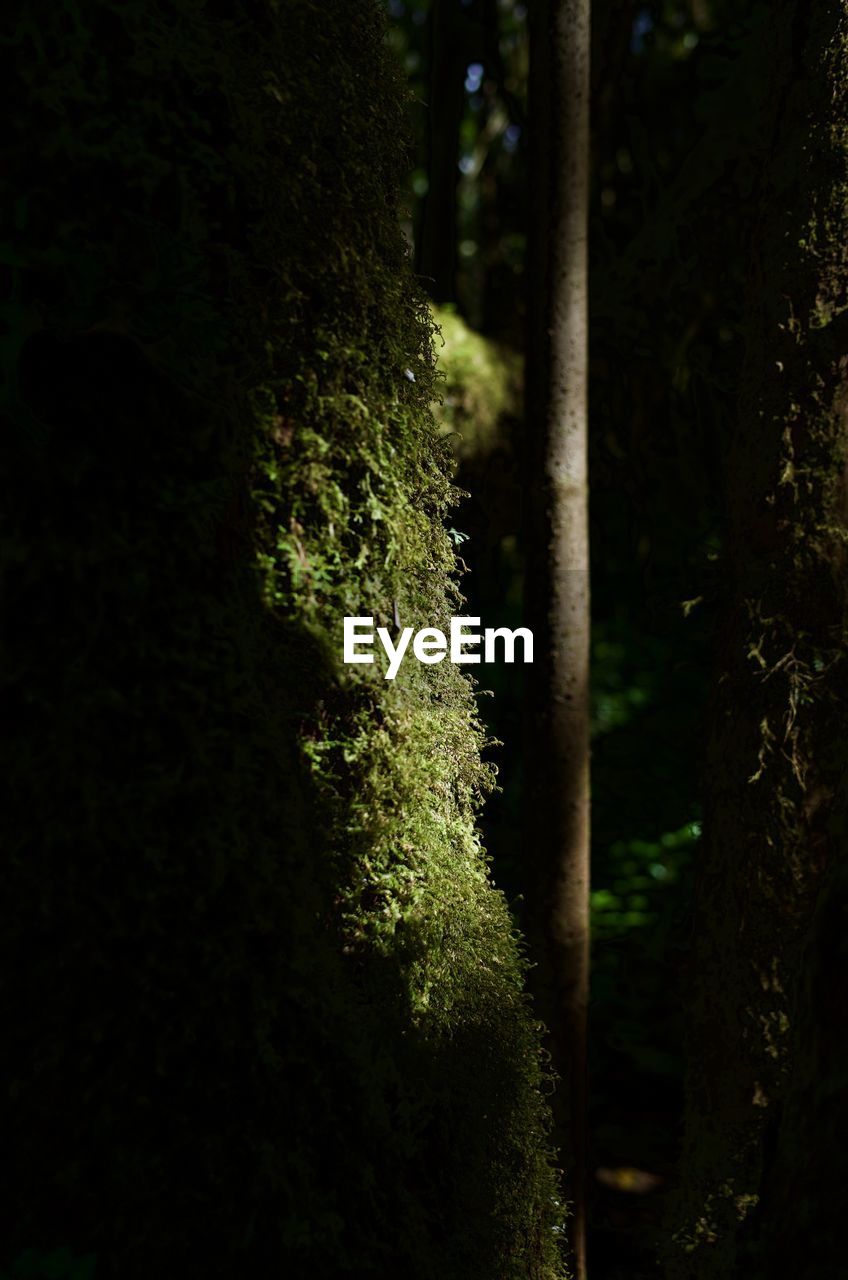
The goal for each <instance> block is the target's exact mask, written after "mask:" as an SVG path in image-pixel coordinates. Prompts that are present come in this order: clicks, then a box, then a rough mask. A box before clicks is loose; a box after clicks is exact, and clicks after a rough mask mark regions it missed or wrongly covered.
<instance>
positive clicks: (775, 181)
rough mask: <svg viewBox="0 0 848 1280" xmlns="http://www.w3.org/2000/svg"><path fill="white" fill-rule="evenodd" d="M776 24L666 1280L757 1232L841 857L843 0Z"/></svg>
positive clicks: (713, 1267) (703, 1269)
mask: <svg viewBox="0 0 848 1280" xmlns="http://www.w3.org/2000/svg"><path fill="white" fill-rule="evenodd" d="M776 10H777V11H776V13H775V15H774V24H773V29H772V31H773V34H772V39H773V43H774V47H773V49H772V51H771V58H770V60H769V61H770V65H771V67H772V70H773V73H774V77H775V79H774V83H772V84H771V85H770V86H763V89H764V94H763V102H764V107H763V121H764V124H763V136H764V141H765V145H766V160H765V164H764V167H763V174H762V188H761V191H760V193H759V194H760V200H761V218H760V225H759V229H758V237H757V241H756V244H755V245H754V248H753V263H754V266H753V271H752V275H751V281H750V301H751V307H750V316H749V333H748V343H749V347H748V355H747V365H746V374H745V379H744V386H743V395H742V403H741V411H740V422H739V429H738V432H737V437H736V441H735V447H734V450H733V455H732V457H731V459H730V466H729V486H728V517H727V524H728V527H727V534H726V549H725V554H724V560H723V564H724V580H725V599H724V603H723V614H722V619H721V622H720V628H719V637H718V639H719V645H718V668H717V671H716V673H715V677H714V679H715V688H714V698H713V708H712V718H711V733H710V740H709V746H708V754H707V761H706V779H705V782H706V785H705V822H704V838H703V845H702V847H701V851H700V855H699V866H698V872H697V882H696V888H695V897H694V925H693V940H692V953H691V960H690V967H689V979H688V982H689V986H688V1000H689V1005H690V1016H689V1036H688V1055H689V1067H688V1102H687V1119H686V1137H685V1149H684V1153H683V1200H682V1205H681V1206H680V1215H679V1217H678V1220H677V1235H676V1241H675V1243H674V1244H673V1245H672V1247H671V1250H670V1253H669V1257H668V1271H667V1273H668V1274H669V1275H670V1276H675V1277H678V1276H679V1277H681V1280H682V1278H683V1277H686V1278H687V1280H691V1278H693V1277H698V1278H701V1277H704V1278H706V1277H716V1278H718V1277H722V1280H725V1278H726V1277H727V1276H729V1275H732V1274H734V1265H735V1259H736V1257H737V1252H738V1250H737V1246H738V1245H739V1243H740V1242H741V1243H742V1244H743V1245H744V1248H745V1250H747V1249H748V1244H747V1241H748V1240H749V1238H750V1239H751V1240H754V1239H755V1238H756V1237H758V1236H760V1235H761V1234H762V1229H763V1228H762V1222H760V1223H759V1224H758V1217H760V1218H761V1217H764V1216H765V1215H767V1214H768V1212H769V1197H768V1196H766V1198H765V1199H764V1200H763V1202H762V1206H761V1208H760V1209H759V1210H758V1211H757V1212H753V1210H754V1207H755V1206H756V1205H757V1202H758V1199H759V1197H760V1196H761V1193H762V1188H761V1183H762V1169H763V1151H764V1147H768V1146H769V1145H772V1144H773V1141H774V1137H775V1133H776V1130H777V1127H778V1124H779V1117H780V1108H781V1101H782V1099H783V1098H784V1096H785V1093H786V1085H787V1079H788V1076H789V1073H790V1072H791V1070H792V1066H793V1059H794V1058H795V1057H796V1056H797V1053H798V1045H799V1028H798V1026H796V1022H797V1019H796V1015H795V1012H794V1007H793V1005H794V1000H795V996H796V988H797V977H798V971H799V965H800V956H801V951H802V947H803V943H804V939H805V936H806V934H807V930H808V928H809V923H810V919H811V913H812V910H813V906H814V902H815V897H816V893H817V891H818V888H819V885H820V882H821V877H822V873H823V871H824V869H825V868H826V867H827V866H828V865H829V864H832V863H833V861H834V860H835V859H836V858H837V857H838V854H839V846H840V844H841V843H842V842H843V841H844V835H843V834H842V832H843V831H844V822H845V794H846V793H845V748H844V727H845V719H846V711H848V698H846V657H845V639H846V631H845V622H846V563H848V562H846V547H845V541H846V524H845V512H846V487H845V465H846V404H847V403H848V401H847V400H846V395H847V394H848V354H846V353H848V344H847V343H846V324H845V319H846V315H848V143H846V137H848V132H846V131H848V110H847V108H848V97H846V84H847V83H848V46H846V34H848V26H847V25H846V9H845V5H844V3H842V2H841V0H820V2H818V3H815V4H812V5H810V4H807V3H804V2H803V0H798V3H784V4H781V5H779V6H777V7H776ZM801 1034H803V1031H801ZM783 1212H786V1214H787V1222H788V1223H789V1224H790V1230H791V1231H794V1230H795V1225H796V1224H795V1222H794V1218H793V1214H792V1212H791V1210H790V1208H789V1205H788V1204H786V1203H785V1204H784V1206H783ZM743 1224H744V1225H743ZM808 1239H809V1237H808V1236H807V1235H806V1233H805V1241H807V1240H808ZM799 1250H800V1252H799V1258H803V1246H802V1245H801V1243H800V1240H799ZM743 1270H744V1273H745V1274H749V1273H750V1272H749V1270H746V1269H744V1268H743ZM790 1273H792V1274H803V1275H805V1276H806V1275H809V1274H813V1272H810V1271H808V1270H807V1268H806V1266H805V1265H804V1263H803V1261H801V1262H800V1264H799V1269H798V1271H797V1272H794V1271H792V1269H791V1268H790V1269H789V1270H787V1272H786V1274H790ZM769 1274H770V1275H771V1274H777V1271H774V1272H769ZM816 1274H818V1273H816Z"/></svg>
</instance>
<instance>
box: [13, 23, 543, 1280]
mask: <svg viewBox="0 0 848 1280" xmlns="http://www.w3.org/2000/svg"><path fill="white" fill-rule="evenodd" d="M10 17H11V22H10V30H11V31H12V32H13V33H14V40H15V48H14V55H15V56H14V58H13V60H12V69H11V74H12V75H13V79H14V84H13V89H14V93H15V97H16V101H18V102H19V103H20V104H21V109H20V111H18V112H16V114H15V116H14V118H13V119H10V122H9V128H8V131H7V135H6V147H7V150H8V156H9V158H10V159H11V161H12V164H11V165H8V166H7V167H6V170H5V171H4V182H7V181H10V182H12V183H14V184H15V185H14V186H13V187H12V188H11V189H7V190H6V191H5V192H4V195H5V197H6V198H5V199H4V201H3V209H4V211H5V214H6V215H7V216H8V217H9V218H10V226H9V228H8V238H9V240H10V241H11V240H12V239H14V243H15V251H14V255H13V261H12V264H11V269H10V270H11V283H12V288H11V290H10V291H9V293H8V294H7V295H6V296H5V297H4V312H3V317H2V318H3V322H4V326H5V327H4V335H5V337H4V342H3V344H2V347H0V359H2V361H3V364H4V369H3V372H4V374H5V375H6V385H7V387H9V388H10V389H11V404H10V409H11V413H10V420H11V430H9V431H8V432H4V433H3V436H2V441H0V466H2V475H3V483H4V518H5V521H6V525H5V529H4V539H3V542H2V548H0V570H1V571H2V585H3V614H4V631H3V637H2V639H3V644H4V651H3V661H2V664H0V680H1V681H2V686H1V687H0V694H2V699H3V710H2V720H3V725H4V735H3V742H2V748H3V752H4V755H3V759H2V762H1V763H2V768H0V777H2V780H3V783H4V785H5V786H6V787H7V794H6V795H5V796H4V802H3V806H2V808H3V813H4V816H5V817H6V818H7V819H8V820H9V826H10V835H9V839H8V841H7V843H6V847H5V849H4V864H3V871H4V884H3V894H2V903H0V911H1V912H2V927H0V948H2V956H0V988H2V989H0V996H2V1005H3V1009H4V1032H5V1034H4V1036H3V1038H2V1050H0V1052H2V1056H3V1061H2V1074H3V1078H4V1080H6V1081H8V1083H9V1095H8V1099H9V1100H10V1101H8V1100H7V1106H6V1111H5V1113H4V1116H3V1123H2V1130H3V1135H4V1152H3V1156H4V1159H3V1162H2V1169H0V1195H2V1201H3V1207H4V1213H3V1215H2V1228H0V1269H2V1270H3V1271H4V1272H5V1271H6V1270H11V1269H12V1267H13V1266H14V1265H15V1262H16V1259H17V1260H18V1261H19V1262H20V1264H21V1266H22V1267H28V1268H29V1269H30V1270H32V1269H33V1268H35V1267H36V1266H37V1265H38V1263H39V1257H35V1258H33V1251H34V1253H35V1254H36V1255H40V1260H41V1262H44V1261H45V1259H44V1255H52V1254H54V1253H55V1252H56V1251H57V1250H60V1249H65V1250H69V1251H70V1254H71V1255H73V1257H74V1258H76V1259H77V1260H78V1261H79V1259H80V1258H81V1257H88V1256H89V1255H95V1256H96V1263H97V1275H98V1276H100V1275H102V1276H103V1277H104V1280H109V1277H113V1276H120V1277H121V1278H122V1280H148V1278H149V1277H151V1276H171V1275H181V1276H187V1277H191V1276H199V1275H219V1274H222V1275H228V1276H254V1275H265V1274H268V1273H270V1274H277V1273H279V1274H281V1275H284V1274H288V1275H293V1276H297V1277H309V1278H310V1280H337V1277H339V1276H342V1275H345V1276H350V1277H354V1278H355V1277H365V1276H372V1275H378V1276H384V1275H385V1276H396V1275H403V1276H407V1277H409V1278H410V1280H413V1278H416V1280H431V1277H433V1276H441V1277H445V1280H516V1278H520V1280H528V1278H531V1280H555V1278H556V1277H558V1276H559V1275H560V1274H561V1267H560V1263H559V1260H558V1252H557V1231H556V1229H557V1227H558V1225H559V1223H558V1218H557V1214H556V1210H555V1208H554V1205H553V1194H554V1180H553V1175H552V1172H551V1169H550V1167H549V1162H548V1140H549V1139H548V1129H549V1115H548V1113H547V1108H546V1104H545V1102H544V1099H543V1090H544V1070H543V1066H542V1061H541V1045H540V1039H539V1034H538V1029H537V1026H536V1024H535V1022H534V1021H533V1019H532V1016H531V1013H530V1010H529V1009H528V1006H527V1001H526V997H525V995H524V992H523V975H524V964H523V961H522V959H521V956H520V952H519V946H518V943H517V941H516V938H515V936H514V933H513V925H512V920H511V917H510V915H509V912H508V910H507V907H506V904H505V902H504V900H503V898H502V896H501V895H500V894H499V893H497V892H496V891H495V890H494V888H493V887H492V884H491V882H490V880H489V877H488V870H487V864H486V860H485V855H484V853H483V851H482V849H481V847H480V840H479V834H478V832H477V829H476V827H475V814H476V812H477V808H478V806H479V803H480V801H481V798H482V796H483V794H484V793H485V792H486V790H487V787H488V786H489V783H490V776H489V771H488V770H487V768H486V767H485V766H484V765H483V764H482V763H481V756H480V751H481V744H482V740H483V735H482V730H481V727H480V725H479V722H478V719H477V716H476V712H475V705H474V698H473V691H472V688H471V685H470V683H469V682H468V681H467V680H466V679H465V677H464V676H463V675H462V673H461V671H460V669H459V668H457V667H455V666H453V665H452V664H449V663H447V662H445V663H443V664H442V665H441V666H438V667H424V666H421V665H420V664H418V663H414V662H412V663H408V664H407V665H406V667H405V668H404V670H403V671H402V672H401V674H400V675H399V676H398V678H397V679H396V680H395V681H393V682H388V681H386V680H385V679H384V678H383V671H382V670H381V669H380V668H379V666H378V665H375V666H374V667H371V668H368V667H366V668H351V667H345V666H344V665H343V663H342V661H341V655H342V619H343V617H344V615H345V614H365V615H368V614H370V615H372V616H374V617H375V618H376V619H377V621H378V623H386V624H387V625H388V624H390V621H391V614H392V603H393V601H396V602H397V603H398V606H399V609H400V613H401V618H402V620H403V622H404V624H407V623H409V624H410V625H414V626H415V627H423V626H425V625H437V626H440V627H444V628H447V625H448V618H449V617H450V615H451V614H454V613H457V612H459V595H458V590H457V585H456V571H457V565H456V559H455V556H454V553H453V549H452V544H451V542H450V540H449V538H448V536H447V532H446V529H445V523H444V522H445V517H446V515H447V513H448V511H449V508H450V505H451V503H452V501H453V498H454V491H453V487H452V483H451V477H450V457H449V450H448V446H447V445H446V444H445V443H444V442H443V441H440V439H439V435H438V432H437V431H436V429H435V425H434V422H433V419H432V417H431V414H430V409H429V403H430V400H431V398H432V396H433V393H434V390H435V385H436V384H435V371H434V364H433V348H432V340H431V339H432V324H431V321H430V317H429V309H428V307H427V304H426V302H425V300H424V298H423V297H422V296H421V295H420V294H419V293H418V292H417V290H416V286H415V282H414V278H413V273H412V268H411V263H410V261H409V257H408V253H407V250H406V246H405V244H404V242H403V237H402V235H401V232H400V228H399V222H398V217H397V209H398V201H399V193H400V190H401V185H402V181H403V178H404V175H405V172H406V166H407V155H406V150H405V147H404V143H403V138H404V135H405V127H406V119H405V101H404V88H403V84H402V81H401V78H400V76H399V72H398V69H397V68H396V67H395V66H394V64H393V61H392V58H391V55H390V53H389V51H388V47H387V44H386V40H385V34H386V33H385V23H384V17H383V14H382V13H381V8H380V6H379V5H378V4H377V3H376V0H375V2H373V3H372V2H371V0H367V2H366V0H363V3H358V4H356V5H354V6H352V5H351V4H350V3H349V2H348V0H301V2H300V3H296V4H291V3H285V4H282V5H281V4H276V3H270V2H269V3H264V2H263V3H258V4H255V5H250V6H243V5H241V4H239V3H232V4H230V3H227V2H226V0H222V2H220V3H214V4H213V3H207V2H206V0H152V2H151V0H91V2H90V3H87V4H86V5H83V6H77V7H75V8H73V11H71V10H69V9H67V8H65V7H64V6H61V5H55V4H53V3H52V2H50V0H28V2H26V3H22V2H19V3H18V4H17V5H16V6H15V12H13V14H12V15H10ZM63 1256H64V1258H65V1264H67V1256H66V1255H62V1256H60V1257H59V1259H58V1261H57V1259H56V1258H55V1257H53V1258H52V1260H50V1261H48V1262H47V1263H46V1266H47V1270H48V1272H51V1273H52V1272H54V1271H55V1270H56V1269H57V1268H58V1267H59V1266H60V1265H61V1264H62V1257H63ZM90 1262H91V1259H90V1258H89V1263H86V1264H85V1265H86V1266H88V1265H89V1264H90ZM80 1266H82V1264H80Z"/></svg>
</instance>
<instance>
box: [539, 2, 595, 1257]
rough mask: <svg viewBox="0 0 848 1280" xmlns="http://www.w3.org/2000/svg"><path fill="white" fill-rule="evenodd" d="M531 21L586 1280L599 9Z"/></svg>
mask: <svg viewBox="0 0 848 1280" xmlns="http://www.w3.org/2000/svg"><path fill="white" fill-rule="evenodd" d="M533 22H534V25H533V29H532V41H533V54H532V58H533V62H532V69H531V82H532V89H531V92H532V94H533V98H532V103H531V106H532V109H533V119H532V122H531V130H532V132H533V134H534V135H535V141H534V144H533V147H534V150H533V156H532V187H531V193H530V194H531V208H532V209H534V214H533V222H532V239H533V240H534V241H535V244H534V245H533V248H532V251H531V270H532V272H533V273H534V276H533V278H532V280H531V292H530V298H529V308H528V310H529V350H528V392H527V402H528V427H529V431H530V435H531V441H530V453H531V481H530V485H529V495H528V496H529V504H528V507H529V521H528V524H529V531H530V538H529V566H528V588H529V593H528V594H529V605H530V610H529V611H530V615H531V618H532V625H533V628H534V631H535V636H536V646H537V647H536V661H535V665H534V668H533V675H532V679H531V684H530V698H529V724H528V735H529V743H528V745H529V750H528V766H529V786H528V800H529V805H530V826H531V839H530V841H529V845H530V847H531V848H532V850H533V857H534V860H535V867H534V876H533V882H534V901H533V904H532V915H533V919H534V924H533V931H534V934H535V936H536V939H537V946H538V947H539V948H540V952H539V954H540V957H541V964H540V968H539V970H538V973H537V982H538V992H539V998H540V1007H541V1010H542V1012H543V1014H544V1016H545V1018H546V1021H547V1023H548V1026H549V1028H550V1033H551V1039H550V1043H551V1050H552V1053H553V1058H554V1064H555V1067H556V1070H557V1072H558V1073H559V1075H560V1077H561V1082H560V1086H559V1089H558V1091H557V1096H556V1102H555V1115H556V1118H557V1128H558V1134H559V1139H560V1144H561V1157H562V1163H563V1167H564V1170H565V1174H566V1194H567V1195H568V1198H569V1200H570V1201H571V1203H572V1212H573V1218H572V1223H571V1228H570V1244H571V1248H572V1251H573V1255H574V1266H575V1270H576V1273H577V1275H578V1277H580V1276H583V1275H584V1274H585V1266H586V1262H585V1183H586V1118H585V1117H586V1014H587V1001H588V984H589V912H588V901H589V896H588V895H589V540H588V485H587V211H588V198H589V63H590V48H589V45H590V25H589V2H588V0H551V2H550V3H549V4H547V5H538V6H536V8H535V10H534V14H533Z"/></svg>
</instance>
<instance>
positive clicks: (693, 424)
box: [388, 0, 769, 1278]
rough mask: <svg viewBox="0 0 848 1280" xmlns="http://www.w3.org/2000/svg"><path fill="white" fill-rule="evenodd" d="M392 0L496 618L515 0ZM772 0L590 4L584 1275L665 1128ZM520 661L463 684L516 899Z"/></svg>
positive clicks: (497, 851)
mask: <svg viewBox="0 0 848 1280" xmlns="http://www.w3.org/2000/svg"><path fill="white" fill-rule="evenodd" d="M388 9H389V13H390V17H391V33H390V38H391V41H392V43H393V45H394V48H395V50H396V53H397V56H398V57H399V58H400V59H401V60H402V64H403V66H404V67H405V70H406V74H407V77H408V82H409V87H410V112H411V116H412V124H413V130H414V138H415V148H414V152H413V154H412V156H411V163H410V170H409V180H408V188H407V207H406V210H405V232H406V235H407V237H408V239H409V241H410V244H411V246H412V249H413V252H414V254H415V259H416V264H417V268H418V271H419V274H420V276H421V277H422V279H423V283H424V284H425V286H426V287H427V288H428V289H429V291H430V294H431V297H432V298H433V301H434V304H435V306H436V321H437V323H438V324H439V325H440V327H441V333H442V341H443V346H442V348H441V350H440V352H439V356H440V359H439V363H440V367H441V370H442V374H443V382H442V385H441V393H442V403H441V406H439V408H438V412H439V416H440V418H441V421H442V422H443V424H444V427H445V430H446V431H447V432H450V433H452V439H453V440H454V442H455V445H456V455H457V471H458V484H459V485H460V486H461V488H462V489H463V490H465V492H466V495H467V496H466V498H465V501H464V504H463V506H462V507H461V508H460V510H459V512H458V513H457V515H456V523H457V524H458V526H459V528H460V530H461V531H462V532H463V533H464V534H467V535H468V540H467V541H464V542H463V544H462V547H461V554H462V556H463V558H464V560H465V562H466V564H467V567H468V570H469V573H468V575H467V577H466V578H465V583H464V590H465V592H466V594H467V597H468V611H469V612H470V613H472V614H480V615H482V616H483V618H484V620H485V624H486V625H505V624H509V625H512V626H517V625H519V624H520V622H521V616H522V576H523V575H522V523H523V522H522V490H523V458H524V455H525V449H524V438H525V424H524V422H523V417H522V394H521V364H522V348H523V342H524V309H525V287H524V262H525V253H526V225H527V219H526V215H527V206H528V194H529V198H530V199H532V192H529V193H528V172H527V130H528V120H527V66H528V6H527V5H526V4H523V3H519V2H516V0H388ZM768 20H769V14H768V8H767V6H765V5H763V4H761V3H759V2H758V0H657V2H656V3H651V4H641V3H635V2H634V0H595V3H594V5H593V21H594V37H593V39H594V52H593V62H594V66H593V77H594V90H593V116H592V132H593V174H594V182H593V198H592V208H591V214H590V220H591V225H590V237H591V239H590V243H591V304H590V305H591V324H592V330H591V444H590V454H591V456H590V466H591V535H592V572H593V613H594V623H593V627H594V630H593V661H594V675H593V716H594V719H593V762H592V767H593V822H594V832H593V867H594V870H593V885H592V917H593V936H594V943H593V966H594V973H593V989H592V997H593V1007H592V1046H591V1054H592V1118H591V1119H592V1160H593V1164H594V1167H595V1168H596V1169H597V1171H598V1172H597V1176H596V1186H595V1192H594V1194H595V1197H596V1204H595V1206H594V1215H593V1217H594V1227H593V1234H592V1239H591V1242H590V1244H591V1262H592V1266H593V1272H594V1273H595V1274H597V1275H600V1276H603V1277H607V1278H612V1277H616V1276H619V1275H621V1276H624V1275H627V1276H630V1277H632V1276H634V1275H639V1274H642V1273H645V1274H648V1273H653V1261H652V1259H653V1256H654V1244H655V1237H656V1234H657V1231H658V1226H657V1221H658V1214H659V1208H658V1206H659V1204H660V1203H661V1200H662V1190H663V1187H664V1186H665V1185H667V1179H668V1178H669V1176H670V1174H671V1169H672V1167H673V1163H674V1159H675V1154H676V1149H677V1142H678V1138H679V1127H680V1114H681V1105H682V1072H683V1050H682V1018H681V1014H682V1008H681V989H682V985H681V982H680V974H681V971H682V969H683V967H684V965H685V957H686V949H687V907H688V899H689V893H690V884H691V869H692V864H693V855H694V852H695V850H696V847H697V841H698V836H699V830H700V828H699V814H700V807H699V769H700V760H699V752H700V746H699V744H700V742H701V739H702V733H701V723H702V716H703V709H704V697H705V690H706V686H707V683H708V680H709V673H710V666H711V631H712V624H713V600H714V596H715V587H716V582H715V573H716V564H717V553H718V549H719V547H720V542H721V535H722V491H723V468H724V463H725V457H726V452H727V444H728V437H729V430H730V427H731V424H732V421H733V415H734V408H735V396H736V389H737V386H738V380H739V375H740V362H741V351H742V346H743V342H742V337H743V335H742V332H741V326H742V321H741V307H740V304H741V300H742V295H743V291H744V284H743V282H744V279H745V270H746V263H747V258H748V250H747V246H748V244H749V242H750V235H751V227H750V225H749V222H748V220H747V219H748V217H749V213H748V210H749V206H750V201H748V197H749V196H750V192H751V188H752V180H753V177H754V166H755V164H756V156H757V154H758V150H759V145H760V139H759V136H758V130H759V128H760V121H759V118H758V112H757V110H756V103H757V101H758V100H759V99H758V95H759V86H760V85H761V83H762V74H763V72H764V70H765V69H764V67H763V65H762V58H763V55H762V49H763V47H764V42H763V41H762V39H760V38H759V37H760V35H761V32H762V24H763V23H764V22H767V21H768ZM746 202H747V203H746ZM520 677H521V668H520V667H504V666H496V665H492V666H486V667H482V668H481V679H480V699H479V702H480V710H481V714H482V716H483V718H484V721H485V723H486V725H487V728H488V730H489V732H490V734H491V737H492V739H493V745H492V747H491V749H490V751H491V758H492V760H493V761H494V762H495V763H496V765H497V767H498V770H499V782H500V790H499V793H498V794H497V795H496V796H495V797H494V798H493V799H492V800H491V801H490V802H489V804H488V806H487V809H486V813H485V814H484V835H485V841H486V844H487V847H488V849H489V851H490V854H491V856H492V859H493V867H494V874H495V879H496V881H497V882H498V883H499V884H500V885H501V886H502V887H503V888H504V889H505V891H506V893H507V895H508V896H509V898H510V900H511V902H512V904H513V908H514V910H515V912H516V915H517V917H518V919H519V921H520V919H521V911H522V903H521V895H522V891H523V888H524V885H523V873H522V844H523V839H524V835H523V829H522V777H521V737H522V689H521V678H520ZM487 692H488V693H491V694H492V695H493V696H487ZM639 1171H641V1172H642V1173H643V1174H644V1175H645V1176H638V1175H639ZM640 1268H641V1270H640Z"/></svg>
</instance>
